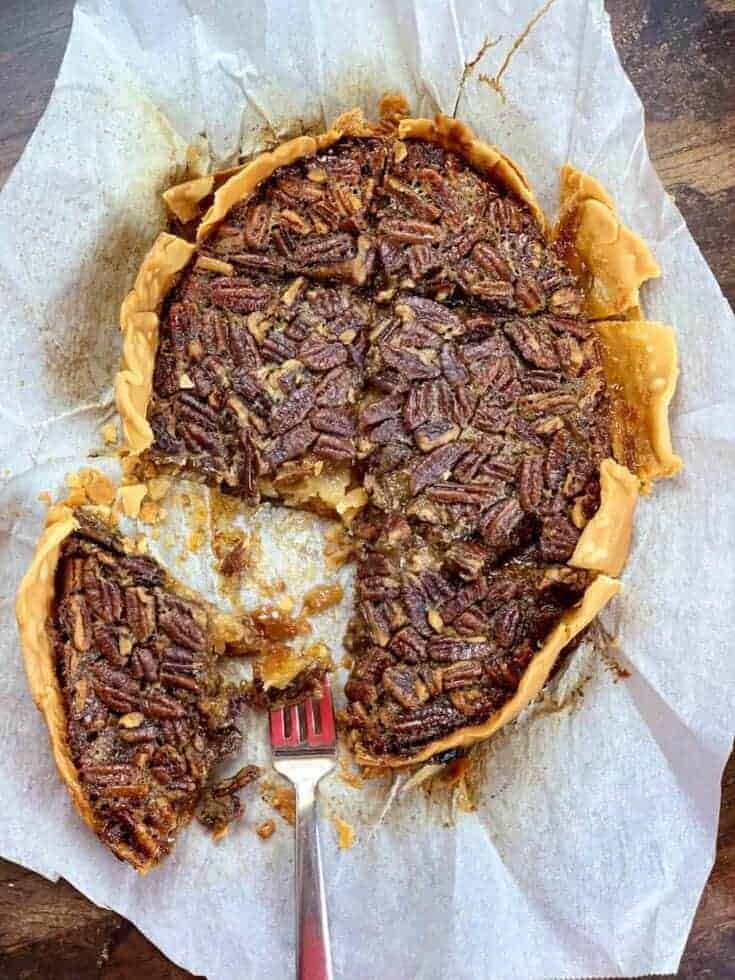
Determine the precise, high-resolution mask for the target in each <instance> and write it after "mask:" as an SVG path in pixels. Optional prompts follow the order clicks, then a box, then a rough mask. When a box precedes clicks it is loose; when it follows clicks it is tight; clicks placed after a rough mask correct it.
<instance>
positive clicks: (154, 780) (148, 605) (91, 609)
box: [16, 506, 244, 872]
mask: <svg viewBox="0 0 735 980" xmlns="http://www.w3.org/2000/svg"><path fill="white" fill-rule="evenodd" d="M16 609H17V617H18V625H19V629H20V635H21V640H22V644H23V652H24V656H25V663H26V669H27V673H28V678H29V682H30V686H31V690H32V692H33V696H34V698H35V700H36V704H37V705H38V707H39V708H40V710H41V711H42V713H43V715H44V718H45V720H46V723H47V725H48V729H49V734H50V737H51V744H52V748H53V752H54V757H55V759H56V764H57V766H58V768H59V771H60V773H61V775H62V777H63V779H64V782H65V783H66V785H67V787H68V789H69V791H70V793H71V795H72V798H73V799H74V802H75V804H76V806H77V809H78V810H79V812H80V814H81V815H82V817H83V819H84V820H85V822H86V823H87V824H88V825H89V826H90V827H91V828H92V829H93V830H94V832H95V833H96V834H97V836H98V837H99V838H100V840H102V841H103V843H105V844H106V845H107V846H108V847H109V848H110V849H111V850H112V851H113V852H114V853H115V854H116V855H117V856H118V857H119V858H121V859H123V860H125V861H128V862H129V863H130V864H132V865H133V867H134V868H136V869H137V870H138V871H142V872H145V871H147V870H148V869H149V868H151V867H152V866H153V865H154V864H156V863H157V862H158V861H159V860H160V859H161V857H163V856H164V855H165V854H167V853H168V851H169V850H170V849H171V847H172V845H173V843H174V841H175V838H176V835H177V834H178V832H179V831H180V830H181V828H182V827H183V826H184V825H186V824H187V823H188V822H189V820H190V819H191V817H192V814H193V812H194V810H195V808H196V806H197V804H198V802H199V799H200V796H201V793H202V789H203V787H204V785H205V783H206V782H207V777H208V775H209V773H210V771H211V770H212V768H213V767H214V766H215V765H216V764H217V763H218V762H220V761H221V760H223V759H224V758H226V757H227V756H229V755H231V754H232V753H233V752H234V751H235V750H236V749H237V748H238V746H239V744H240V738H241V736H240V733H239V731H238V729H237V727H236V725H235V719H236V717H237V715H238V713H239V712H240V711H241V710H242V708H243V706H244V705H243V699H242V698H241V696H240V695H239V692H238V689H237V688H236V687H235V686H234V685H226V684H223V682H222V680H221V678H220V675H219V673H218V672H217V670H216V669H215V665H216V662H217V660H218V658H219V656H220V655H221V654H222V653H223V652H224V651H225V648H226V647H227V646H228V645H232V644H235V645H237V644H238V643H240V642H241V641H242V640H243V633H244V630H243V627H242V625H241V624H240V623H238V622H237V621H235V620H234V619H233V618H232V617H230V616H228V615H225V614H223V613H219V612H217V611H215V610H213V609H212V608H211V607H209V606H207V605H206V604H205V603H204V602H202V601H200V600H199V599H197V598H196V597H194V596H193V595H192V594H191V593H190V592H188V590H186V589H184V588H183V586H181V585H179V584H178V583H177V582H175V581H174V580H173V579H172V578H171V577H170V576H169V575H168V574H166V572H164V570H163V569H162V568H161V567H160V566H159V565H158V564H157V563H156V562H155V561H153V560H152V559H151V558H148V557H147V556H144V555H140V554H137V553H135V551H134V550H133V548H132V547H131V543H130V542H129V541H127V539H124V538H123V537H122V536H121V535H119V534H118V533H116V532H115V531H111V530H110V529H109V528H108V527H107V526H106V525H105V524H104V523H103V522H102V521H100V520H99V519H98V518H97V517H96V516H95V515H94V513H91V512H89V511H87V510H85V509H76V510H71V509H70V508H68V507H65V506H57V507H56V508H54V509H53V510H52V511H51V512H50V515H49V520H48V523H47V527H46V530H45V532H44V534H43V536H42V538H41V540H40V542H39V544H38V547H37V550H36V554H35V557H34V560H33V563H32V565H31V567H30V569H29V571H28V572H27V574H26V576H25V578H24V579H23V582H22V584H21V587H20V590H19V592H18V599H17V606H16Z"/></svg>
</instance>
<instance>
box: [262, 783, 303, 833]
mask: <svg viewBox="0 0 735 980" xmlns="http://www.w3.org/2000/svg"><path fill="white" fill-rule="evenodd" d="M261 798H262V800H263V802H264V803H267V804H268V806H269V807H272V809H274V810H275V811H276V813H278V814H279V816H281V817H282V818H283V819H284V820H285V821H286V823H290V824H291V826H294V825H295V823H296V793H295V792H294V788H293V786H287V785H284V784H283V783H276V782H274V781H273V780H270V779H266V780H263V782H262V783H261Z"/></svg>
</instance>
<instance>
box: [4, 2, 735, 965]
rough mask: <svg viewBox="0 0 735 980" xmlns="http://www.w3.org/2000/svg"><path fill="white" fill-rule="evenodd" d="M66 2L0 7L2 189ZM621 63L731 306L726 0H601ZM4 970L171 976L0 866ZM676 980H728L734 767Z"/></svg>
mask: <svg viewBox="0 0 735 980" xmlns="http://www.w3.org/2000/svg"><path fill="white" fill-rule="evenodd" d="M72 6H73V0H1V3H0V107H1V111H0V184H2V183H3V182H4V181H5V179H6V178H7V176H8V174H9V173H10V170H11V169H12V167H13V164H14V163H15V161H16V160H17V159H18V157H19V156H20V154H21V152H22V150H23V147H24V146H25V144H26V141H27V140H28V138H29V137H30V135H31V133H32V132H33V128H34V126H35V125H36V122H37V121H38V118H39V116H40V115H41V113H42V112H43V109H44V107H45V105H46V102H47V101H48V98H49V95H50V94H51V89H52V87H53V83H54V79H55V77H56V73H57V71H58V67H59V63H60V61H61V57H62V55H63V52H64V47H65V45H66V39H67V35H68V32H69V27H70V24H71V10H72ZM607 6H608V10H609V12H610V15H611V17H612V22H613V30H614V33H615V39H616V41H617V44H618V47H619V50H620V53H621V56H622V59H623V62H624V64H625V67H626V68H627V70H628V72H629V74H630V76H631V78H632V79H633V82H634V84H635V85H636V87H637V89H638V91H639V93H640V94H641V97H642V98H643V101H644V103H645V107H646V113H647V127H646V128H647V135H648V145H649V147H650V150H651V155H652V157H653V161H654V163H655V165H656V168H657V170H658V172H659V174H660V176H661V179H662V180H663V182H664V184H665V185H666V187H667V189H668V190H669V191H670V193H671V194H672V195H674V197H675V198H676V201H677V204H678V205H679V207H680V208H681V210H682V212H683V214H684V217H685V218H686V220H687V223H688V225H689V228H690V229H691V231H692V234H693V235H694V237H695V238H696V240H697V242H698V243H699V245H700V246H701V248H702V251H703V252H704V254H705V256H706V257H707V259H708V261H709V263H710V265H711V266H712V269H713V270H714V272H715V275H716V276H717V278H718V279H719V282H720V284H721V286H722V288H723V290H724V292H725V293H726V295H727V296H728V298H729V300H730V302H733V300H734V299H735V249H734V248H733V244H732V243H733V240H735V84H734V82H733V76H734V75H735V71H734V66H735V0H608V2H607ZM0 976H2V977H3V978H6V980H13V978H18V980H20V978H23V980H35V978H39V980H54V978H60V980H61V978H63V980H70V978H74V980H123V978H125V980H132V978H138V977H143V976H144V977H146V978H147V980H164V978H166V980H170V978H171V980H172V978H177V980H179V978H184V977H190V976H191V974H189V973H187V972H186V971H184V970H180V969H179V968H177V967H175V966H173V965H172V964H171V963H170V962H169V961H168V960H167V959H166V958H165V957H164V956H163V955H162V954H161V953H159V952H158V950H157V949H155V947H153V946H152V945H151V944H150V943H149V942H148V941H147V940H146V939H145V938H144V937H143V936H142V935H141V934H140V933H139V932H138V931H137V929H135V928H134V927H133V926H131V925H130V924H129V923H128V922H126V921H125V920H124V919H122V918H121V917H120V916H118V915H116V914H115V913H113V912H110V911H107V910H106V909H100V908H97V907H96V906H95V905H93V904H92V903H91V902H89V901H87V899H85V898H83V897H82V896H81V895H80V894H79V893H78V892H77V891H75V890H74V889H73V888H72V887H71V886H70V885H68V884H66V883H65V882H59V883H58V884H56V885H52V884H50V883H49V882H47V881H45V880H44V879H43V878H40V877H39V876H38V875H35V874H32V873H31V872H29V871H25V870H24V869H23V868H19V867H17V866H15V865H12V864H9V863H7V862H2V861H0ZM677 976H678V977H681V978H705V977H707V978H712V980H727V978H735V762H734V761H733V759H731V760H730V765H729V766H728V768H727V770H726V772H725V777H724V780H723V801H722V812H721V818H720V834H719V840H718V850H717V863H716V865H715V868H714V871H713V872H712V875H711V877H710V880H709V883H708V885H707V888H706V889H705V893H704V896H703V898H702V902H701V904H700V907H699V911H698V913H697V917H696V920H695V922H694V927H693V929H692V933H691V936H690V938H689V943H688V945H687V949H686V953H685V955H684V959H683V962H682V965H681V969H680V971H679V973H678V974H677Z"/></svg>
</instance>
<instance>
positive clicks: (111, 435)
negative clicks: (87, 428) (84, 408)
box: [100, 422, 117, 446]
mask: <svg viewBox="0 0 735 980" xmlns="http://www.w3.org/2000/svg"><path fill="white" fill-rule="evenodd" d="M100 435H101V436H102V438H103V439H104V440H105V443H106V444H107V445H108V446H114V445H115V443H116V442H117V426H116V425H115V423H114V422H108V423H107V425H103V426H102V428H101V429H100Z"/></svg>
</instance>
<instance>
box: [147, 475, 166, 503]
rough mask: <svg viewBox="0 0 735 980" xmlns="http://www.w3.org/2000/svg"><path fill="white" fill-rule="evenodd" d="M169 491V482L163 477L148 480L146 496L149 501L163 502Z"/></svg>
mask: <svg viewBox="0 0 735 980" xmlns="http://www.w3.org/2000/svg"><path fill="white" fill-rule="evenodd" d="M170 489H171V481H170V480H168V479H166V477H163V476H154V477H152V478H151V479H150V480H148V496H149V497H150V498H151V500H155V501H159V500H163V498H164V497H165V496H166V494H167V493H168V492H169V490H170Z"/></svg>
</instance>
